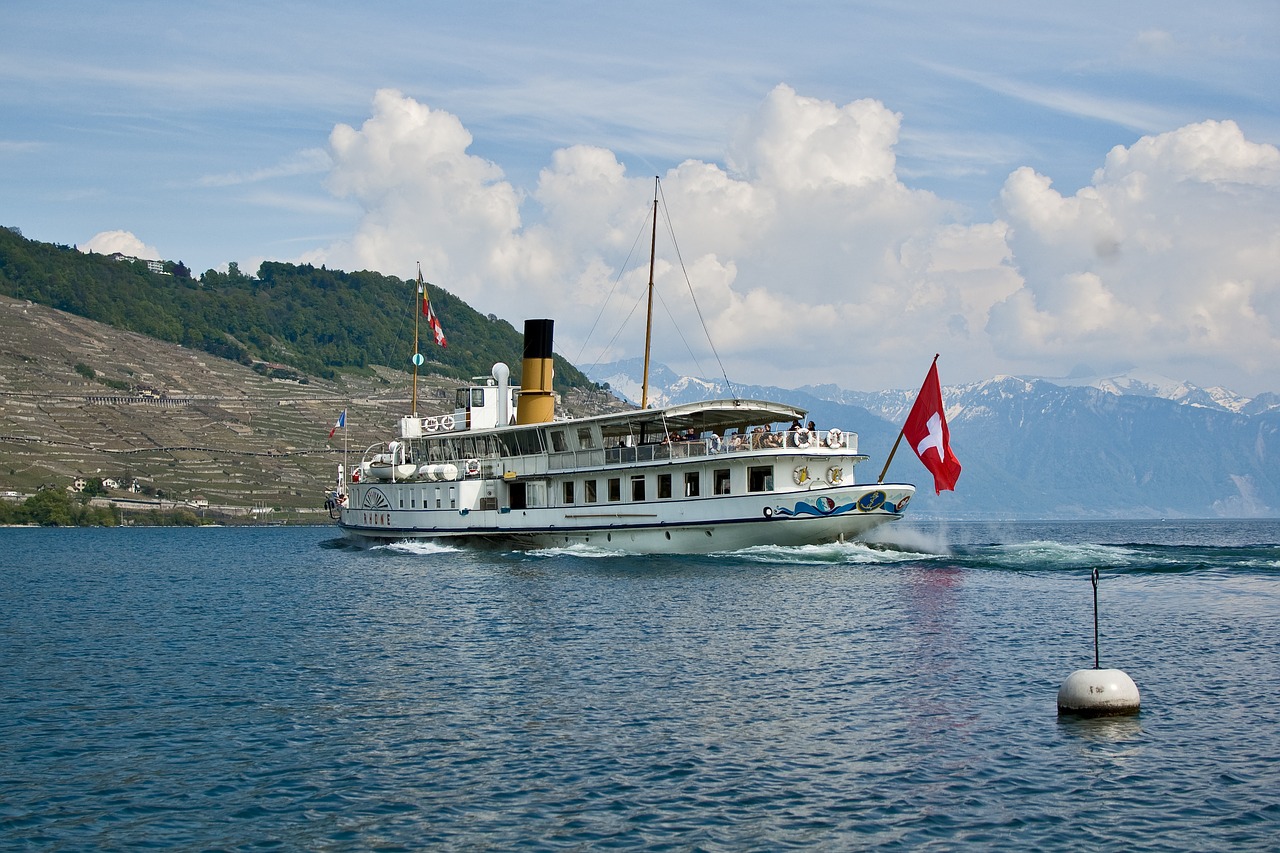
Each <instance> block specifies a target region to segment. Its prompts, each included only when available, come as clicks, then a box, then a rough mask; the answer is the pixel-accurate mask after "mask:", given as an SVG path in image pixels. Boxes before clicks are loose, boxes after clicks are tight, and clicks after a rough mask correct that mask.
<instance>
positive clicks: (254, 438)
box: [0, 297, 617, 519]
mask: <svg viewBox="0 0 1280 853" xmlns="http://www.w3.org/2000/svg"><path fill="white" fill-rule="evenodd" d="M411 384H412V383H411V378H410V376H409V375H408V374H406V373H402V372H398V371H394V370H390V369H386V368H374V369H373V370H372V371H370V372H369V373H367V374H364V375H357V374H343V375H342V376H341V378H340V379H339V380H338V381H334V382H330V381H324V380H319V379H314V378H310V379H308V380H307V381H306V382H305V384H304V383H300V382H296V381H282V380H277V379H270V378H268V377H267V376H264V375H262V374H261V373H258V372H255V371H254V370H252V369H250V368H248V367H245V366H243V365H241V364H238V363H236V362H232V361H226V360H223V359H219V358H215V357H213V356H210V355H208V354H206V353H203V352H198V351H194V350H189V349H186V348H183V347H180V346H175V345H172V344H167V343H162V342H160V341H157V340H155V339H152V338H148V337H145V336H143V335H138V334H134V333H132V332H124V331H120V330H117V329H114V328H112V327H110V326H105V325H102V324H100V323H96V322H94V321H92V320H86V319H84V318H82V317H77V316H74V315H70V314H65V313H63V312H61V311H56V310H54V309H52V308H47V307H45V306H41V305H36V304H33V303H30V302H27V301H23V300H13V299H9V298H6V297H0V492H4V491H15V492H19V493H23V494H26V493H30V492H33V491H35V490H36V489H37V488H39V487H40V486H42V485H49V486H56V487H64V486H66V485H68V484H70V483H71V482H72V481H74V480H75V479H76V478H77V477H83V478H86V479H92V478H110V479H114V480H117V481H119V482H121V483H128V482H132V481H135V480H136V481H137V482H138V484H139V485H140V487H141V488H142V490H143V494H144V495H147V496H155V495H156V493H159V494H160V495H162V496H163V497H165V498H168V499H170V500H176V501H180V502H191V503H196V502H198V501H199V499H203V500H204V501H207V502H208V504H209V505H210V506H211V507H226V508H229V509H239V510H242V511H249V510H252V509H258V510H264V509H271V510H272V511H273V513H274V515H273V517H274V518H277V519H279V518H281V517H282V516H288V515H289V514H293V515H294V516H295V517H305V516H306V515H307V513H308V512H316V511H318V510H319V508H320V507H321V506H322V504H323V501H324V494H323V493H324V490H325V489H326V488H327V487H328V486H329V485H330V484H331V482H332V480H333V478H334V476H335V474H336V470H337V464H338V463H339V462H340V461H341V460H342V456H343V432H342V431H339V432H338V433H337V434H335V435H334V437H333V439H332V440H329V438H328V436H329V430H330V428H331V427H332V426H333V423H334V421H335V419H336V418H337V416H338V413H339V412H341V411H342V410H343V409H344V408H345V409H347V442H348V447H349V448H350V451H351V452H352V454H353V455H354V456H356V457H357V458H358V457H359V455H360V452H361V451H362V450H363V449H364V448H365V447H367V446H368V445H369V444H371V443H373V442H375V441H378V440H381V439H385V438H386V437H387V435H388V433H389V432H390V431H391V429H392V428H393V427H394V424H395V423H396V420H397V418H399V417H400V415H402V414H403V413H405V412H406V411H408V409H409V397H410V389H411ZM456 384H457V383H456V380H453V379H447V378H441V377H422V378H420V379H419V385H418V394H419V405H418V409H419V411H420V412H422V413H424V414H433V413H442V412H444V411H446V410H449V409H451V408H452V405H453V388H454V387H455V386H456ZM588 396H590V395H588ZM596 396H600V395H596ZM578 403H579V406H580V405H583V404H585V405H587V406H589V407H591V406H595V407H611V406H614V405H617V402H616V401H615V400H613V399H612V398H608V397H607V395H604V396H603V397H601V398H600V399H584V398H582V397H579V398H578ZM579 410H580V409H579ZM113 496H115V495H113ZM118 496H119V497H120V498H126V497H129V496H130V495H128V493H124V492H121V493H119V495H118Z"/></svg>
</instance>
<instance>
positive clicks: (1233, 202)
mask: <svg viewBox="0 0 1280 853" xmlns="http://www.w3.org/2000/svg"><path fill="white" fill-rule="evenodd" d="M901 123H902V117H901V116H900V115H898V114H897V113H894V112H893V111H892V110H889V109H888V108H886V107H885V105H884V104H882V103H880V102H878V101H874V100H869V99H863V100H857V101H853V102H851V103H849V104H846V105H843V106H840V105H837V104H834V103H831V102H828V101H823V100H820V99H815V98H810V97H805V96H802V95H800V94H798V93H797V92H795V91H794V90H793V89H791V88H790V87H787V86H782V85H780V86H778V87H776V88H775V89H774V90H773V91H772V92H770V93H769V95H768V96H767V97H766V98H765V99H764V100H763V102H762V103H761V105H760V107H759V108H758V109H757V110H756V111H755V113H754V114H753V115H751V116H750V117H748V118H747V119H746V120H744V121H743V122H742V125H741V130H740V132H739V134H738V135H737V136H736V137H735V138H733V139H731V140H728V141H727V142H726V157H725V163H726V164H727V165H726V166H721V165H718V164H715V163H708V162H704V161H699V160H689V161H686V162H684V163H681V164H680V165H679V166H677V167H675V168H673V169H670V170H668V171H667V173H666V174H664V175H662V176H661V192H662V198H663V200H664V202H665V204H664V205H663V211H664V212H663V216H664V218H663V219H661V220H660V225H659V230H660V233H659V259H658V262H657V264H656V265H655V269H654V279H655V285H656V287H657V290H658V295H659V309H658V329H657V332H656V344H655V350H656V357H657V358H658V359H659V360H661V361H665V362H667V363H669V364H672V365H673V366H674V367H676V368H677V369H690V370H694V369H698V370H701V371H702V372H704V373H718V372H719V368H718V366H714V362H713V361H709V360H708V359H709V350H710V348H709V346H708V344H707V343H706V337H705V336H704V335H703V332H702V330H701V328H700V322H699V318H700V317H701V319H702V320H703V321H705V324H706V326H707V329H708V331H709V333H710V336H711V339H712V341H714V345H715V349H716V350H717V351H718V353H719V355H720V356H721V357H722V358H723V360H724V363H725V368H726V369H727V371H728V373H729V376H730V378H731V379H734V380H735V381H740V382H770V383H778V384H784V385H800V384H806V383H823V382H835V383H837V384H840V385H844V386H846V387H853V388H878V387H912V386H914V385H916V384H918V383H919V381H920V377H921V376H922V375H923V371H924V370H925V369H926V368H927V365H928V361H929V359H930V358H931V356H932V354H933V353H934V352H941V353H943V354H944V359H943V365H944V375H945V378H946V379H947V380H948V381H962V380H966V381H967V380H978V379H983V378H987V377H988V376H990V375H992V374H993V373H997V372H1005V373H1027V372H1036V373H1043V374H1049V375H1065V374H1066V373H1068V372H1069V371H1070V370H1071V369H1072V368H1073V367H1074V366H1075V365H1076V364H1078V363H1080V362H1084V361H1089V360H1094V361H1107V360H1112V361H1114V360H1117V359H1118V358H1121V357H1123V358H1126V359H1128V360H1130V361H1133V362H1136V363H1142V364H1144V366H1146V367H1148V368H1150V369H1155V370H1163V371H1165V372H1170V373H1171V374H1172V375H1175V376H1178V377H1179V378H1186V379H1190V380H1191V381H1196V382H1200V383H1201V384H1214V383H1215V382H1221V383H1222V384H1230V383H1231V382H1232V381H1237V380H1238V381H1244V380H1247V379H1248V378H1249V377H1253V379H1254V380H1255V384H1256V382H1257V381H1258V376H1259V372H1260V371H1261V370H1262V369H1263V368H1262V365H1269V364H1272V363H1274V361H1275V358H1276V356H1277V355H1278V354H1280V353H1277V346H1278V343H1277V341H1278V340H1280V335H1277V317H1276V313H1277V307H1278V306H1277V303H1278V301H1280V296H1278V290H1277V288H1278V286H1277V281H1276V273H1275V270H1277V269H1280V263H1277V261H1278V260H1280V236H1277V235H1280V229H1278V228H1277V227H1276V224H1277V222H1280V215H1278V213H1280V211H1278V210H1277V206H1278V199H1280V194H1278V193H1277V185H1278V183H1280V177H1278V176H1280V165H1278V156H1277V152H1276V149H1275V148H1274V147H1272V146H1267V145H1258V144H1256V143H1251V142H1249V141H1248V140H1246V139H1245V138H1244V136H1243V134H1242V133H1241V131H1240V129H1239V128H1238V127H1236V126H1235V125H1234V124H1232V123H1231V122H1205V123H1202V124H1197V125H1190V126H1188V127H1185V128H1181V129H1179V130H1176V131H1172V132H1170V133H1165V134H1160V135H1158V136H1150V137H1142V138H1140V139H1138V140H1137V141H1136V142H1135V143H1134V144H1133V145H1132V146H1130V147H1128V148H1123V147H1121V148H1117V149H1115V150H1113V151H1112V152H1110V154H1108V155H1107V157H1106V160H1105V162H1104V164H1103V165H1102V166H1101V167H1100V168H1099V169H1098V171H1097V173H1096V174H1095V176H1094V180H1093V183H1092V184H1091V185H1090V186H1088V187H1085V188H1083V189H1081V190H1079V191H1078V192H1076V193H1075V194H1074V195H1070V196H1065V195H1063V194H1061V193H1060V192H1058V191H1057V190H1055V189H1054V187H1053V185H1052V180H1051V178H1050V177H1049V176H1044V175H1040V174H1038V173H1036V172H1035V171H1034V170H1031V169H1029V168H1023V169H1019V170H1017V171H1015V172H1014V173H1013V174H1011V175H1010V176H1009V178H1008V180H1007V181H1006V183H1005V186H1004V189H1003V191H1002V194H1001V197H1000V199H999V208H1000V211H999V212H1000V216H999V218H996V219H994V220H992V221H985V222H984V221H972V220H973V216H972V213H971V212H970V211H967V210H964V209H961V208H959V207H958V206H957V205H955V204H953V203H951V202H948V201H947V200H945V199H942V198H939V197H937V196H936V195H934V194H932V193H929V192H926V191H922V190H918V189H913V188H911V187H909V186H907V185H906V184H904V182H903V181H902V180H900V178H899V176H898V174H897V166H896V158H895V153H894V148H895V146H896V144H897V141H898V135H899V131H900V127H901ZM471 144H472V138H471V134H470V133H469V132H468V131H467V130H466V128H465V127H464V126H463V124H462V122H461V121H460V120H459V119H458V118H457V117H456V116H454V115H451V114H449V113H447V112H444V111H441V110H435V109H432V108H430V107H428V106H426V105H424V104H420V103H418V102H417V101H415V100H414V99H412V98H410V97H407V96H405V95H403V94H402V93H400V92H396V91H394V90H383V91H380V92H378V93H377V94H376V96H375V98H374V102H373V109H372V115H371V116H370V118H369V119H368V120H366V121H365V122H364V124H363V125H362V126H360V127H359V128H355V127H351V126H347V125H339V126H338V127H336V128H335V129H334V131H333V133H332V134H331V137H330V152H329V156H330V159H331V161H332V163H333V166H332V170H331V171H330V173H329V178H328V183H329V187H330V189H331V190H332V192H333V193H334V194H335V195H337V196H338V197H340V198H342V199H344V200H346V201H348V202H351V203H354V204H357V205H359V206H360V208H361V210H362V211H363V215H362V218H361V221H360V225H359V227H358V228H357V230H356V232H355V233H354V234H353V235H352V236H351V237H350V238H349V239H346V240H343V241H341V242H339V243H335V244H333V245H330V246H328V247H326V248H325V249H324V250H322V251H320V252H317V253H314V254H313V255H312V256H309V257H308V258H306V260H311V261H313V262H316V263H319V262H326V263H329V264H330V265H331V266H336V267H339V268H347V269H359V268H370V269H377V270H380V271H383V272H386V273H389V274H393V275H398V276H401V277H403V278H410V277H412V276H413V274H414V271H415V269H416V262H418V261H421V262H422V265H423V271H424V274H425V275H426V276H427V278H428V279H429V280H431V281H433V282H434V283H437V284H439V285H441V286H443V287H445V288H446V289H448V290H450V291H451V292H454V293H456V294H458V295H459V296H460V297H462V298H463V299H465V300H466V301H467V302H469V303H470V304H471V305H473V306H474V307H476V308H477V309H478V310H480V311H482V312H486V313H496V314H498V315H499V316H502V317H504V318H506V319H508V320H511V321H512V322H514V323H516V324H517V325H518V324H519V322H520V320H521V319H522V318H524V317H534V316H539V317H541V316H547V317H553V318H555V319H556V320H557V345H558V349H559V350H560V351H561V352H563V353H565V354H567V355H569V356H570V357H571V358H574V359H575V360H577V361H578V362H579V363H583V364H590V363H591V362H593V361H596V360H598V359H599V360H608V359H612V358H618V357H627V356H634V355H637V354H638V353H639V351H640V347H641V341H642V335H643V326H642V319H640V318H639V317H638V316H637V305H638V304H639V303H640V301H641V300H642V299H643V295H644V291H645V286H646V283H647V281H648V275H649V270H648V242H649V232H648V226H647V225H646V222H647V221H648V216H649V215H650V213H651V207H652V198H653V192H654V182H653V177H652V176H650V175H643V174H635V173H634V172H632V171H631V170H629V169H628V168H627V166H626V165H625V164H623V163H622V162H620V161H619V160H618V158H617V156H616V155H615V154H614V153H613V152H611V151H608V150H606V149H603V148H597V147H589V146H573V147H569V148H564V149H561V150H558V151H556V152H554V154H553V155H552V156H551V159H550V162H549V163H548V164H547V166H546V167H545V168H544V169H543V170H542V172H541V174H540V176H539V179H538V183H537V186H536V187H534V188H532V189H530V190H523V189H520V188H517V187H515V186H513V185H512V184H511V182H510V181H508V180H507V179H506V176H505V175H504V174H503V172H502V169H501V168H500V167H499V166H498V165H497V164H495V163H493V162H491V161H488V160H486V159H484V158H481V157H478V156H476V155H474V154H472V153H470V152H469V148H470V146H471ZM667 216H669V220H668V219H666V218H665V217H667ZM668 232H670V233H673V234H674V235H675V238H676V240H677V241H678V251H677V250H676V249H675V247H673V246H672V243H671V240H670V239H669V238H668ZM628 317H630V318H631V320H630V323H631V325H630V326H628V325H626V323H627V318H628ZM588 335H589V336H590V339H589V340H588ZM1241 346H1244V347H1245V348H1246V349H1247V351H1246V352H1241V351H1240V347H1241ZM690 350H692V351H693V352H692V354H691V353H690ZM1108 356H1110V358H1109V359H1108ZM1207 365H1211V366H1212V367H1213V369H1215V370H1217V371H1219V373H1218V374H1217V378H1215V377H1213V376H1210V375H1209V373H1208V370H1207V369H1206V366H1207ZM1183 368H1185V369H1183ZM1192 368H1199V369H1201V371H1202V372H1200V373H1194V372H1193V371H1192ZM1255 390H1262V389H1261V388H1258V389H1255Z"/></svg>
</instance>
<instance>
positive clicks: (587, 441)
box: [578, 427, 596, 450]
mask: <svg viewBox="0 0 1280 853" xmlns="http://www.w3.org/2000/svg"><path fill="white" fill-rule="evenodd" d="M595 446H596V437H595V435H593V434H592V432H591V427H578V447H581V448H582V449H583V450H591V449H592V448H593V447H595Z"/></svg>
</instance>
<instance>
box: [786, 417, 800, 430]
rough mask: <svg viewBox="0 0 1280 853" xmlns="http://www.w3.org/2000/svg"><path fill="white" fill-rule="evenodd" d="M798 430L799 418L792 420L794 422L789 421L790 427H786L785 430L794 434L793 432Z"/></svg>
mask: <svg viewBox="0 0 1280 853" xmlns="http://www.w3.org/2000/svg"><path fill="white" fill-rule="evenodd" d="M798 429H800V419H799V418H796V419H794V420H792V421H791V426H790V427H788V428H787V430H788V431H789V432H795V431H796V430H798Z"/></svg>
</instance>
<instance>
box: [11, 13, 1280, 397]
mask: <svg viewBox="0 0 1280 853" xmlns="http://www.w3.org/2000/svg"><path fill="white" fill-rule="evenodd" d="M260 5H265V4H249V3H243V2H222V3H206V4H171V3H159V2H156V3H146V2H132V3H131V2H125V3H117V4H103V3H89V2H56V3H49V4H5V6H4V7H3V9H0V44H3V51H0V115H2V116H3V122H0V224H3V225H9V226H16V227H18V228H20V229H21V230H22V232H23V233H24V234H25V235H26V236H28V237H31V238H34V239H39V240H46V241H49V242H56V243H66V244H76V245H79V246H81V247H82V248H85V247H95V248H98V249H99V250H103V251H107V250H110V249H111V248H113V247H116V246H121V247H125V246H133V247H135V249H136V250H137V251H139V252H143V253H153V254H155V255H158V256H161V257H164V258H167V259H172V260H183V261H184V262H186V263H187V264H188V265H189V266H191V267H192V268H193V269H195V270H196V271H197V272H199V271H203V270H205V269H208V268H225V267H226V265H227V263H228V262H232V261H234V262H237V263H238V264H240V266H241V268H242V269H246V270H254V269H256V267H257V264H258V263H259V262H260V261H261V260H264V259H272V260H286V261H300V260H308V261H313V262H316V263H327V264H329V265H330V266H334V267H338V268H342V269H358V268H373V269H378V270H380V271H381V272H384V273H387V274H390V275H397V276H400V277H404V278H409V277H412V276H413V275H414V272H415V266H416V263H417V262H418V261H421V262H423V267H424V273H425V274H426V275H427V277H428V278H429V279H430V280H432V281H433V282H435V283H437V284H439V285H441V286H442V287H445V288H446V289H448V290H450V291H452V292H455V293H458V294H459V295H460V296H462V297H463V298H464V299H466V300H467V301H468V302H470V303H472V304H473V305H474V306H475V307H477V308H478V309H480V310H482V311H485V312H492V313H496V314H498V315H499V316H503V317H505V318H506V319H509V320H511V321H513V322H515V323H517V325H518V323H519V321H520V319H521V318H522V317H524V316H544V315H549V316H554V317H556V318H557V319H558V320H559V324H558V327H557V339H558V342H559V346H558V348H559V349H560V350H561V351H562V352H564V353H565V354H566V355H568V356H569V357H570V358H574V359H575V360H576V361H578V362H579V363H590V362H592V361H595V360H597V359H608V358H613V357H626V356H630V355H635V354H636V350H637V346H635V345H632V344H628V343H625V341H627V340H628V336H629V335H630V332H627V333H626V334H624V335H622V336H620V338H619V340H620V341H623V343H614V344H613V345H610V340H611V339H612V335H613V333H612V331H611V330H612V328H613V325H615V324H617V323H620V322H621V320H620V318H621V317H622V316H624V315H625V314H626V313H627V311H629V310H630V306H631V302H630V301H628V300H630V299H632V298H633V294H634V292H635V288H636V287H638V286H639V284H638V283H637V281H636V279H637V276H636V275H635V274H632V273H631V272H629V271H628V270H627V269H624V267H623V264H624V261H625V259H626V257H627V255H628V254H629V252H630V249H631V246H632V243H633V241H634V237H635V228H636V226H638V225H639V224H640V222H641V220H642V218H643V216H644V213H645V208H646V201H647V199H649V198H651V194H652V176H654V175H659V176H662V179H663V187H664V195H665V197H666V199H667V201H668V204H669V206H670V209H671V216H672V224H673V226H674V229H675V231H676V236H677V239H679V241H680V253H681V255H680V258H681V259H682V260H683V262H684V266H685V269H686V270H687V271H688V273H689V275H690V280H689V281H688V282H686V280H685V278H684V273H683V271H681V270H680V268H679V267H680V264H679V261H678V260H677V259H674V256H672V260H670V261H669V263H668V264H667V265H666V266H665V267H664V268H663V270H662V272H663V283H662V284H661V285H660V286H664V287H666V288H667V290H665V291H664V293H666V294H667V298H668V299H669V302H670V305H669V309H670V311H671V316H672V318H673V319H674V321H675V322H677V323H684V324H685V327H684V328H683V329H681V331H680V335H677V334H675V333H674V332H672V333H671V334H670V335H668V336H667V337H663V336H662V335H661V333H660V341H659V343H660V350H659V353H660V354H659V358H660V360H662V361H666V362H668V363H670V364H672V366H673V367H676V368H677V369H685V370H690V371H693V372H698V370H699V368H701V371H702V372H704V373H707V372H710V373H718V369H716V368H715V367H709V366H708V364H707V362H706V358H707V352H706V349H707V348H706V347H705V346H703V345H699V344H698V343H697V341H698V340H699V339H700V336H701V331H700V330H699V329H698V328H697V324H696V321H695V322H693V323H692V325H689V324H688V321H689V318H690V317H691V316H692V313H691V311H690V309H688V308H687V307H681V306H682V303H681V302H680V299H681V298H682V294H683V296H685V297H687V295H688V293H689V291H692V292H693V293H695V294H696V295H697V299H698V301H699V306H700V307H701V308H702V309H703V310H704V312H705V313H706V314H708V315H710V316H709V317H708V318H707V319H708V326H709V328H710V330H711V335H712V339H713V340H714V341H715V342H716V347H717V350H718V351H719V352H720V355H721V357H722V358H724V360H725V366H726V368H727V369H728V371H729V373H730V378H733V379H736V380H738V381H768V382H777V383H779V384H788V385H799V384H806V383H813V384H818V383H826V382H834V383H836V384H839V385H842V386H844V387H849V388H864V389H872V388H879V387H910V386H911V385H913V384H915V383H918V381H919V377H920V376H922V375H923V372H924V369H925V368H927V365H928V359H929V358H930V357H931V355H932V353H934V352H942V353H943V359H942V361H941V362H940V364H941V366H942V370H943V380H944V382H948V383H957V382H965V381H977V380H980V379H984V378H987V377H989V376H992V375H995V374H998V373H1018V374H1040V375H1051V376H1058V375H1066V374H1067V373H1070V372H1071V371H1073V370H1074V371H1080V370H1083V369H1092V370H1096V371H1099V372H1107V371H1114V370H1121V369H1126V368H1135V369H1140V370H1148V371H1152V372H1156V373H1160V374H1163V375H1168V376H1171V377H1173V378H1175V379H1185V380H1190V381H1193V382H1196V383H1197V384H1200V385H1214V384H1222V385H1225V386H1227V387H1229V388H1232V389H1234V390H1237V391H1241V392H1243V393H1256V392H1258V391H1263V390H1273V391H1280V371H1277V369H1276V368H1274V365H1275V364H1277V363H1280V282H1278V281H1277V276H1278V275H1280V273H1278V272H1277V270H1278V269H1280V264H1278V263H1277V261H1280V246H1278V245H1277V242H1278V241H1280V237H1277V234H1280V165H1278V160H1277V158H1278V157H1280V155H1278V154H1277V152H1276V147H1275V146H1276V145H1277V144H1278V143H1280V104H1278V103H1277V96H1276V94H1275V86H1274V82H1273V81H1275V80H1276V79H1280V7H1277V6H1276V4H1275V3H1274V2H1225V3H1217V4H1213V6H1212V7H1208V6H1205V5H1204V4H1192V3H1168V2H1163V3H1157V2H1137V3H1127V4H1113V3H1093V2H1086V3H1075V4H1055V5H1054V6H1053V7H1052V8H1044V9H1042V8H1039V7H1040V6H1042V5H1044V4H1014V3H992V2H986V3H984V2H975V3H969V4H953V3H918V4H901V3H883V4H878V3H776V2H775V3H749V2H748V3H742V2H734V3H726V2H714V3H701V4H691V3H650V4H644V5H641V6H626V5H623V4H600V3H566V2H561V3H546V4H514V3H510V4H505V3H486V2H478V3H465V4H455V3H447V4H446V3H430V2H427V3H421V2H416V3H409V2H405V3H386V2H381V3H380V2H373V3H369V4H366V5H365V7H364V8H358V7H355V6H353V5H352V4H341V5H340V4H331V3H305V4H303V3H283V4H272V5H269V6H267V7H266V8H260ZM637 216H638V217H640V219H636V218H635V217H637ZM117 232H122V233H117ZM646 273H647V271H646ZM640 277H644V276H640ZM640 284H642V283H640ZM610 294H613V296H612V297H611V298H610ZM619 297H621V298H619ZM664 304H665V303H664ZM597 316H599V317H600V318H601V320H600V322H598V323H594V320H595V318H596V317H597ZM446 322H447V321H446ZM593 324H594V325H595V326H596V327H597V328H598V329H601V328H602V329H606V330H610V331H606V332H605V333H604V335H603V337H600V335H601V333H600V332H599V331H597V332H595V333H594V334H593V335H592V337H590V338H588V332H589V331H590V330H591V328H592V326H593ZM681 335H682V336H683V338H682V337H681ZM684 340H688V341H689V342H690V346H689V347H688V348H686V345H685V343H684V342H683V341H684ZM703 340H705V339H703ZM851 342H853V343H851ZM663 344H665V345H666V350H665V351H663V350H662V348H661V347H662V345H663ZM689 349H692V350H693V352H692V353H690V352H689V351H688V350H689Z"/></svg>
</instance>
